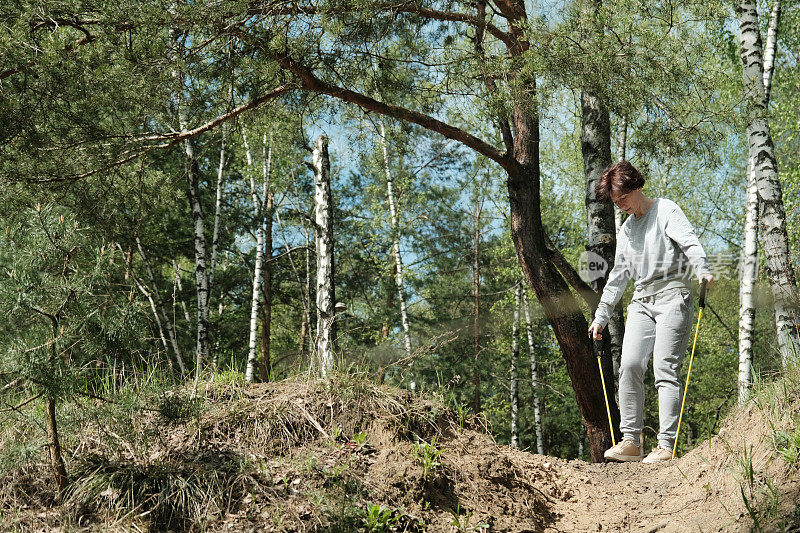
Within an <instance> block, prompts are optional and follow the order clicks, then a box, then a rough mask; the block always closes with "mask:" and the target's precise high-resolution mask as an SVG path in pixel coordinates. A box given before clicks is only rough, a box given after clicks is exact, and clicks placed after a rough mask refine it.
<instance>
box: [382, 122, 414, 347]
mask: <svg viewBox="0 0 800 533" xmlns="http://www.w3.org/2000/svg"><path fill="white" fill-rule="evenodd" d="M380 140H381V147H382V148H383V168H384V170H385V173H386V195H387V197H388V201H389V214H390V215H391V224H392V256H393V259H394V269H395V271H394V276H393V277H394V282H395V285H396V287H397V299H398V300H399V302H400V323H401V324H402V326H403V344H404V347H405V350H406V357H411V334H410V333H409V325H408V309H407V307H406V290H405V286H404V285H403V257H402V256H401V255H400V227H399V219H398V216H397V208H396V206H395V197H394V180H393V179H392V172H391V169H390V168H389V149H388V146H387V145H388V143H387V140H386V126H385V125H384V121H383V119H382V118H381V134H380ZM387 333H388V332H387Z"/></svg>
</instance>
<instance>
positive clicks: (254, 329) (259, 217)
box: [242, 135, 272, 383]
mask: <svg viewBox="0 0 800 533" xmlns="http://www.w3.org/2000/svg"><path fill="white" fill-rule="evenodd" d="M242 138H243V140H244V145H245V150H246V151H245V153H246V156H247V165H248V167H250V194H251V196H252V199H253V220H255V222H256V224H257V227H256V262H255V267H254V269H253V292H252V294H251V300H250V342H249V344H248V351H247V369H246V370H245V381H246V382H247V383H252V381H253V379H254V378H255V371H256V364H257V363H256V335H257V333H258V303H259V300H260V298H259V296H260V294H261V290H260V284H261V266H262V263H263V261H264V216H265V213H264V206H263V204H262V200H261V199H260V198H259V196H258V187H257V186H256V179H255V172H254V171H253V154H252V151H251V150H250V145H249V144H248V142H247V136H246V135H243V136H242ZM264 143H265V144H266V137H265V139H264ZM271 157H272V150H271V147H270V151H269V156H267V149H266V148H264V165H263V182H262V186H263V189H264V193H265V194H264V197H266V191H267V190H269V168H268V166H269V164H270V163H271V160H270V158H271Z"/></svg>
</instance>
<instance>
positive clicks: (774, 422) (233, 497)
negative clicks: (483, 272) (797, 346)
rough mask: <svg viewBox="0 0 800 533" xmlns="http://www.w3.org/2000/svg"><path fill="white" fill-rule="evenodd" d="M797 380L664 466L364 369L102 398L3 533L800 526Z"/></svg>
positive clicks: (1, 481)
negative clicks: (58, 477) (488, 415)
mask: <svg viewBox="0 0 800 533" xmlns="http://www.w3.org/2000/svg"><path fill="white" fill-rule="evenodd" d="M793 383H794V385H793V386H791V387H790V388H788V389H787V387H786V383H783V385H782V388H781V387H779V386H778V385H775V386H773V387H772V388H771V389H770V391H767V392H768V394H762V395H760V396H759V397H758V398H757V399H756V400H755V401H751V402H749V403H748V404H747V406H746V407H745V408H743V409H740V410H739V411H737V412H736V413H733V414H732V415H731V416H729V417H728V419H727V421H726V422H725V424H724V427H723V429H722V431H721V432H720V434H719V435H717V436H714V437H713V438H711V439H710V440H707V441H704V442H703V443H702V444H700V445H699V446H697V447H696V448H695V449H694V450H692V451H691V452H690V453H688V454H686V456H684V457H681V458H679V459H677V460H675V461H672V462H668V463H662V464H655V465H646V464H641V463H634V464H616V463H609V464H589V463H586V462H583V461H576V460H572V461H566V460H562V459H557V458H553V457H547V456H541V455H536V454H532V453H528V452H525V451H519V450H514V449H512V448H510V447H508V446H504V445H498V444H496V443H495V442H494V441H493V439H492V438H491V437H490V436H488V435H487V434H486V432H485V431H483V430H482V428H480V427H478V426H477V425H476V422H477V421H476V420H474V419H472V420H467V419H464V418H460V417H459V414H458V413H457V412H454V411H452V410H450V409H448V408H447V407H445V406H444V405H443V404H442V403H441V402H439V401H438V400H437V399H435V398H433V397H429V396H423V395H414V394H412V393H410V392H408V391H404V390H398V389H394V388H391V387H388V386H377V385H375V384H373V383H372V382H371V381H369V380H368V379H365V378H364V377H360V376H346V375H337V376H336V377H335V378H334V379H333V380H331V381H321V380H312V381H306V380H301V379H297V378H296V379H292V380H287V381H282V382H278V383H268V384H258V385H249V386H244V385H243V384H241V383H234V382H228V383H212V384H208V385H206V386H205V390H204V391H202V394H199V395H197V396H195V395H194V394H193V393H192V391H191V389H185V390H176V391H172V392H170V393H167V394H162V395H161V396H160V397H159V398H154V399H153V401H157V402H158V403H157V405H158V408H156V409H152V410H150V411H146V412H144V413H142V412H134V411H125V409H124V408H123V407H120V404H111V405H109V404H104V403H103V402H97V403H96V405H95V407H96V409H95V411H94V413H93V414H91V415H89V416H83V417H81V418H80V419H76V420H75V421H74V424H75V428H77V431H75V433H74V436H73V437H70V438H69V439H68V440H69V442H68V443H67V445H68V449H69V450H70V454H69V459H68V470H69V472H70V477H71V487H70V489H69V490H68V491H67V493H66V494H65V495H64V501H63V503H62V504H61V505H56V503H55V501H54V497H53V493H52V489H51V488H50V487H51V486H52V483H51V482H50V480H49V474H48V469H47V467H46V465H44V464H43V463H32V464H28V465H25V466H19V467H18V468H17V469H11V470H7V471H6V473H5V474H4V475H3V476H2V478H0V512H1V513H2V514H0V530H3V531H8V530H16V531H79V530H80V531H514V532H524V531H553V532H555V531H634V532H651V531H652V532H654V531H660V532H675V531H750V530H765V531H772V530H780V531H800V504H798V500H800V475H798V466H799V464H798V460H797V458H796V455H797V453H800V452H799V451H798V450H800V429H798V427H797V422H798V417H797V415H798V413H800V408H799V406H800V387H798V385H797V382H793ZM793 439H794V440H793ZM792 453H794V454H795V455H791V454H792Z"/></svg>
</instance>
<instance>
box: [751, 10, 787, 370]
mask: <svg viewBox="0 0 800 533" xmlns="http://www.w3.org/2000/svg"><path fill="white" fill-rule="evenodd" d="M736 15H737V17H738V20H739V29H740V33H739V38H740V45H741V48H740V53H741V59H742V73H743V79H744V89H745V99H746V104H747V123H748V126H747V138H748V147H749V150H748V152H749V156H750V159H752V161H753V169H754V171H755V180H756V187H757V191H758V202H759V219H760V221H761V235H762V239H763V243H764V256H765V258H766V264H767V275H768V276H769V280H770V285H771V287H772V296H773V300H774V303H775V325H776V329H777V333H778V347H779V349H780V353H781V358H782V361H783V364H784V366H785V365H787V364H789V362H790V361H793V360H796V359H797V356H798V353H799V352H800V346H798V320H800V306H799V305H798V300H797V281H796V279H795V275H794V270H793V269H792V263H791V258H790V255H789V242H788V236H787V234H786V213H785V210H784V207H783V192H782V190H781V182H780V178H779V176H778V167H777V163H776V160H775V146H774V144H773V142H772V136H771V134H770V127H769V122H768V120H767V100H766V93H765V90H764V79H763V76H764V63H763V59H762V53H761V32H760V30H759V26H758V12H757V10H756V4H755V2H752V1H741V2H740V3H739V5H738V7H737V9H736Z"/></svg>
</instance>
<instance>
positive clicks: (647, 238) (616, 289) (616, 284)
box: [594, 198, 711, 327]
mask: <svg viewBox="0 0 800 533" xmlns="http://www.w3.org/2000/svg"><path fill="white" fill-rule="evenodd" d="M710 273H711V270H710V269H709V268H708V261H707V260H706V253H705V251H704V250H703V247H702V246H701V245H700V241H699V240H698V239H697V235H695V233H694V228H692V225H691V224H690V223H689V221H688V220H687V219H686V215H684V214H683V211H681V208H680V207H678V204H676V203H675V202H673V201H672V200H667V199H666V198H656V199H655V203H654V204H653V205H652V206H650V209H648V210H647V212H646V213H645V214H644V215H642V216H641V217H636V216H634V215H631V216H629V217H628V219H627V220H626V221H625V223H624V224H623V225H622V228H620V230H619V235H617V253H616V255H615V257H614V268H613V269H611V273H610V274H609V275H608V282H607V283H606V286H605V288H604V289H603V296H602V297H601V298H600V304H599V305H598V306H597V312H596V313H595V316H594V323H595V324H600V325H601V326H603V327H605V326H606V324H608V319H609V317H610V316H611V312H612V311H613V309H614V306H615V305H616V304H617V302H618V301H619V299H620V298H622V293H623V292H625V286H626V285H627V284H628V280H629V279H631V278H633V281H634V282H635V286H634V288H635V290H634V293H633V298H634V299H636V298H642V297H645V296H650V295H653V294H655V293H657V292H661V291H664V290H667V289H672V288H675V287H680V288H690V287H691V279H692V277H693V274H694V277H697V278H699V277H700V276H701V275H703V274H710Z"/></svg>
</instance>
